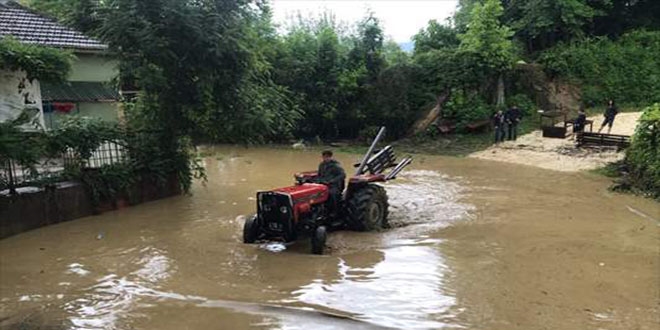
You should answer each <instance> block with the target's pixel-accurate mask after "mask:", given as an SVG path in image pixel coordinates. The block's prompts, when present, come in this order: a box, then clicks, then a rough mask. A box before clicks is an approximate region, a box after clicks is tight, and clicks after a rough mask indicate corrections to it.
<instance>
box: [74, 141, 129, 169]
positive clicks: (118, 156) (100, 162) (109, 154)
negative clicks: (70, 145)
mask: <svg viewBox="0 0 660 330" xmlns="http://www.w3.org/2000/svg"><path fill="white" fill-rule="evenodd" d="M63 158H64V164H65V165H67V166H68V165H75V164H77V163H78V162H80V161H82V166H83V168H99V167H101V166H104V165H112V164H117V163H123V162H124V161H126V158H127V150H126V147H125V146H124V145H123V144H121V143H119V141H105V142H103V143H101V145H99V147H98V148H96V150H94V151H93V152H92V156H91V157H89V158H87V159H82V160H81V159H80V157H79V156H78V154H76V152H75V151H74V150H73V149H69V150H67V151H66V152H65V153H64V156H63Z"/></svg>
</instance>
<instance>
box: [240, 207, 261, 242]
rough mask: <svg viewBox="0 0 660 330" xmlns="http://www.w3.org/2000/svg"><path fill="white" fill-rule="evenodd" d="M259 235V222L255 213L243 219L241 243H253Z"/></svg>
mask: <svg viewBox="0 0 660 330" xmlns="http://www.w3.org/2000/svg"><path fill="white" fill-rule="evenodd" d="M258 235H259V222H258V221H257V215H256V214H255V215H252V216H250V217H248V218H246V219H245V223H244V224H243V243H254V242H256V241H257V238H258Z"/></svg>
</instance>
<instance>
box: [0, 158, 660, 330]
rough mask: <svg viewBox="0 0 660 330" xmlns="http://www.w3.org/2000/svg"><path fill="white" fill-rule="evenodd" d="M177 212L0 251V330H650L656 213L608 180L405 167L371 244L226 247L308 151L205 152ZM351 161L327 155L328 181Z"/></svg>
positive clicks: (92, 225)
mask: <svg viewBox="0 0 660 330" xmlns="http://www.w3.org/2000/svg"><path fill="white" fill-rule="evenodd" d="M216 150H217V155H215V156H212V157H209V158H207V159H206V160H205V164H206V167H207V170H208V183H207V184H206V185H205V186H202V185H201V184H196V185H195V186H194V189H193V194H192V196H181V197H175V198H170V199H166V200H161V201H157V202H153V203H148V204H144V205H140V206H137V207H133V208H128V209H123V210H119V211H115V212H110V213H106V214H103V215H100V216H95V217H90V218H85V219H79V220H75V221H71V222H66V223H62V224H58V225H54V226H50V227H46V228H41V229H38V230H33V231H30V232H27V233H24V234H21V235H17V236H14V237H10V238H8V239H4V240H2V241H0V329H163V330H169V329H177V330H178V329H245V328H258V329H377V328H403V329H442V328H465V329H521V330H522V329H594V330H595V329H625V330H629V329H653V330H656V329H658V327H659V325H660V204H658V203H655V202H653V201H650V200H645V199H643V198H639V197H634V196H627V195H619V194H614V193H611V192H608V191H607V189H606V188H607V186H608V183H609V182H608V180H607V179H604V178H600V177H597V176H595V175H591V174H588V173H579V174H569V173H557V172H551V171H546V170H541V169H536V168H532V167H525V166H518V165H506V164H501V163H495V162H489V161H483V160H477V159H457V158H442V157H429V156H417V157H416V159H415V163H414V164H413V166H411V167H412V168H410V169H409V170H407V171H406V172H404V173H405V174H404V175H402V176H401V177H400V178H399V179H397V180H395V182H391V183H388V184H386V189H387V191H388V194H389V196H390V202H391V204H392V205H391V207H392V209H391V210H392V211H391V216H390V219H391V220H390V221H391V223H392V224H393V225H394V227H395V228H393V229H390V230H388V231H384V232H372V233H355V232H336V233H332V234H331V235H330V238H329V241H328V245H329V246H330V252H329V254H328V255H324V256H314V255H310V254H308V250H309V246H308V243H307V242H306V241H305V242H299V243H297V244H295V245H292V246H288V247H287V249H286V250H285V251H282V252H273V251H271V250H269V249H268V248H270V246H261V247H260V246H255V245H244V244H242V243H241V230H242V219H243V216H244V215H245V214H249V213H251V212H253V210H254V208H255V201H254V195H255V192H256V191H257V190H260V189H269V188H275V187H279V186H285V185H289V184H291V182H292V173H293V172H295V171H297V170H306V169H313V168H315V167H316V165H317V162H318V155H317V152H312V151H289V150H273V149H260V148H256V149H241V148H230V147H222V148H218V149H216ZM358 157H359V156H358V155H346V154H341V155H339V156H338V158H339V159H340V161H342V163H344V164H350V163H352V162H354V161H355V160H356V159H357V158H358Z"/></svg>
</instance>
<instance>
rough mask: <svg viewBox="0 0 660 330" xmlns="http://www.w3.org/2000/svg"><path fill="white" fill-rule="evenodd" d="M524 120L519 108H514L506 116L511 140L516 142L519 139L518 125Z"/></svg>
mask: <svg viewBox="0 0 660 330" xmlns="http://www.w3.org/2000/svg"><path fill="white" fill-rule="evenodd" d="M521 118H522V113H521V112H520V109H518V107H517V106H515V105H514V106H512V107H511V108H510V109H509V110H507V111H506V113H505V114H504V120H505V121H506V124H507V126H508V128H509V140H514V141H515V140H516V139H517V138H518V123H520V119H521Z"/></svg>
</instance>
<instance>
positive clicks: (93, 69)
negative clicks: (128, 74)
mask: <svg viewBox="0 0 660 330" xmlns="http://www.w3.org/2000/svg"><path fill="white" fill-rule="evenodd" d="M76 57H77V59H76V60H75V61H74V62H73V65H72V67H71V73H70V74H69V77H68V80H69V81H94V82H108V83H109V82H110V81H112V80H113V79H114V78H115V77H117V75H118V74H119V62H118V61H117V60H114V59H112V58H111V57H109V56H103V55H98V54H86V53H76ZM120 105H121V104H120V103H119V102H94V103H92V102H82V103H76V111H75V112H74V113H75V114H78V115H81V116H88V117H93V118H100V119H102V120H104V121H108V122H117V121H118V120H119V113H120ZM51 116H52V117H49V118H47V119H49V121H50V122H55V123H54V125H51V127H57V126H58V125H57V123H56V122H57V121H58V120H61V119H63V118H65V117H66V116H67V115H63V114H52V115H51Z"/></svg>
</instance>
